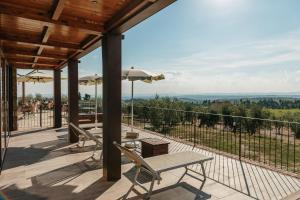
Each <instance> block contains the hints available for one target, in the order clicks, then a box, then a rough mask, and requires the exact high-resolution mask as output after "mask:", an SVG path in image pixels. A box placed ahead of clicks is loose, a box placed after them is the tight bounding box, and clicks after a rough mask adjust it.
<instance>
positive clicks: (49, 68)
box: [13, 63, 53, 70]
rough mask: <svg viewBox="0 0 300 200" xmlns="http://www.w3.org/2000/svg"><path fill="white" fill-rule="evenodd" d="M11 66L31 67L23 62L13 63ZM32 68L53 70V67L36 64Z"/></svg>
mask: <svg viewBox="0 0 300 200" xmlns="http://www.w3.org/2000/svg"><path fill="white" fill-rule="evenodd" d="M13 67H15V68H18V69H32V67H31V65H23V64H16V63H14V64H13ZM34 69H42V70H53V67H52V66H40V65H36V66H35V67H34Z"/></svg>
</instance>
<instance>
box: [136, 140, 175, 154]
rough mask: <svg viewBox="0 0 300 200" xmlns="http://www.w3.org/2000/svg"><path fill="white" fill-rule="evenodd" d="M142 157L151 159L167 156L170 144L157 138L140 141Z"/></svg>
mask: <svg viewBox="0 0 300 200" xmlns="http://www.w3.org/2000/svg"><path fill="white" fill-rule="evenodd" d="M141 143H142V157H143V158H147V157H152V156H158V155H162V154H168V152H169V150H168V148H169V144H170V142H166V141H164V140H161V139H157V138H147V139H142V140H141Z"/></svg>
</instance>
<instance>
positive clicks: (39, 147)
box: [3, 135, 94, 170]
mask: <svg viewBox="0 0 300 200" xmlns="http://www.w3.org/2000/svg"><path fill="white" fill-rule="evenodd" d="M61 137H64V135H62V136H61ZM93 150H94V145H90V146H85V147H78V146H77V145H70V144H69V143H68V142H67V140H65V139H59V140H52V141H46V142H40V143H37V144H32V145H30V147H27V148H25V147H8V150H7V156H6V159H5V162H4V167H3V170H7V169H11V168H14V167H19V166H23V165H31V164H34V163H37V162H40V161H44V160H48V159H51V158H55V157H59V156H64V155H70V154H76V153H83V152H89V151H93ZM91 154H92V153H91Z"/></svg>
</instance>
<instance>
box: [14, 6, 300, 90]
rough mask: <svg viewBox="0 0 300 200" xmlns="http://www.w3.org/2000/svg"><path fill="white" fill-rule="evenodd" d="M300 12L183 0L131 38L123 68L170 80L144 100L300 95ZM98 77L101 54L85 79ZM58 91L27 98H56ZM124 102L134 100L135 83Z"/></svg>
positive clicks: (86, 62) (83, 71)
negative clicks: (209, 95) (52, 95)
mask: <svg viewBox="0 0 300 200" xmlns="http://www.w3.org/2000/svg"><path fill="white" fill-rule="evenodd" d="M299 10H300V1H299V0H188V1H187V0H178V1H176V2H175V3H174V4H172V5H170V6H169V7H167V8H165V9H164V10H162V11H160V12H159V13H157V14H156V15H154V16H152V17H150V18H149V19H147V20H145V21H144V22H142V23H140V24H138V25H137V26H135V27H134V28H132V29H130V30H129V31H127V32H126V33H124V35H125V39H124V40H123V42H122V54H123V57H122V68H123V69H128V68H130V67H131V66H134V67H135V68H140V69H145V70H148V71H151V72H154V73H163V74H164V75H165V77H166V79H165V80H162V81H157V82H155V83H153V84H146V83H143V82H137V83H136V84H135V94H136V96H143V95H150V96H153V95H155V94H159V95H162V96H164V95H183V94H203V93H205V94H206V93H272V92H276V93H281V92H300V22H299V19H300V12H299ZM65 71H66V69H65V70H64V72H63V74H65ZM19 73H21V74H22V73H25V71H19ZM95 73H96V74H100V75H101V74H102V60H101V48H99V49H96V50H95V51H93V52H91V53H90V54H88V55H87V56H85V57H83V58H82V59H81V63H80V64H79V76H84V75H91V74H95ZM52 84H53V83H49V84H34V85H33V86H34V87H31V85H28V86H27V88H26V93H45V94H49V93H50V91H52V87H53V85H52ZM62 85H63V86H62V91H63V93H67V85H66V81H63V82H62ZM99 90H100V93H101V86H99ZM19 91H20V86H19ZM80 91H81V93H89V94H93V93H94V88H93V87H87V86H80ZM18 94H20V92H19V93H18ZM122 95H123V96H129V95H130V84H129V82H127V81H123V82H122Z"/></svg>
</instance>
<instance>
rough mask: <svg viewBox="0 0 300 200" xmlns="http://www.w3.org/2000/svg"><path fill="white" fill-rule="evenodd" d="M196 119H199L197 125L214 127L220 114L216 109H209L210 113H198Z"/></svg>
mask: <svg viewBox="0 0 300 200" xmlns="http://www.w3.org/2000/svg"><path fill="white" fill-rule="evenodd" d="M198 119H200V124H199V127H201V126H203V125H206V126H207V127H214V126H215V125H216V124H217V123H218V122H219V119H220V116H219V115H218V114H217V112H216V111H214V110H211V111H210V113H202V114H200V115H198Z"/></svg>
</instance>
